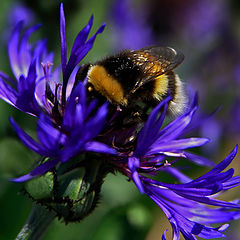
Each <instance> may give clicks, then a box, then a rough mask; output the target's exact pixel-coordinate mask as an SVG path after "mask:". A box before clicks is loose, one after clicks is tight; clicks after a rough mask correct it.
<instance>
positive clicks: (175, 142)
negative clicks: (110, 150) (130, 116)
mask: <svg viewBox="0 0 240 240" xmlns="http://www.w3.org/2000/svg"><path fill="white" fill-rule="evenodd" d="M169 100H170V98H166V99H165V100H164V101H163V102H162V103H160V104H159V105H158V106H157V107H156V108H155V109H154V110H153V111H152V113H151V114H150V115H149V118H148V120H147V121H146V123H145V125H144V127H143V128H142V129H141V131H140V133H139V135H138V141H137V146H136V149H135V151H134V152H132V153H130V154H129V156H128V157H126V158H122V159H120V160H119V161H118V162H117V165H118V167H119V168H121V171H122V172H124V174H125V175H127V176H128V177H129V178H130V179H131V180H132V181H133V182H134V183H135V184H136V186H137V188H138V189H139V191H140V192H141V193H144V194H146V195H148V196H149V197H150V198H151V199H152V200H153V201H154V202H155V203H157V205H158V206H159V207H160V208H161V209H162V210H163V212H164V213H165V214H166V216H167V217H168V219H169V221H170V223H171V225H172V228H173V239H179V237H180V232H181V233H182V235H183V236H184V237H185V239H196V238H195V237H194V235H196V236H199V237H202V238H208V239H209V238H217V237H223V236H224V235H223V234H222V231H224V230H226V228H227V227H228V225H227V224H224V225H222V226H220V227H216V228H214V227H211V226H210V224H213V223H221V222H227V221H230V220H233V219H238V218H239V217H240V211H230V210H232V209H234V208H236V209H240V205H238V204H237V202H224V201H220V200H216V199H214V195H215V194H217V193H220V192H222V191H225V190H227V189H230V188H233V187H236V186H238V185H239V184H240V177H239V176H236V177H233V173H234V170H233V169H229V170H227V171H225V172H223V170H224V169H225V168H226V167H227V166H228V165H229V164H230V163H231V161H232V160H233V158H234V157H235V155H236V153H237V147H235V149H234V150H233V151H232V152H231V153H230V154H229V155H228V156H227V157H226V158H225V159H224V160H223V161H222V162H220V163H219V164H218V165H216V166H215V167H214V168H213V169H212V170H211V171H209V172H208V173H206V174H204V175H203V176H201V177H199V178H197V179H195V180H191V179H190V178H188V177H187V176H185V175H184V174H182V173H180V172H179V171H177V169H174V168H172V164H171V162H168V161H167V160H166V159H167V157H168V156H172V157H177V158H189V160H194V159H195V156H194V157H193V159H191V157H192V156H193V155H191V154H190V155H189V154H188V153H187V152H186V149H188V148H193V147H198V146H201V145H203V144H205V143H206V142H207V141H208V140H207V139H204V138H185V139H179V136H180V135H181V134H183V133H184V130H185V129H186V128H187V126H188V125H189V124H190V122H191V119H192V116H193V113H194V112H195V111H196V108H197V106H196V105H195V103H194V104H193V106H192V107H191V109H190V110H189V112H187V113H185V114H183V115H182V116H179V117H178V118H177V119H175V120H174V121H172V122H171V123H169V124H168V125H166V126H165V127H164V128H163V129H161V130H160V128H161V126H162V124H163V120H164V117H165V114H166V110H167V103H168V101H169ZM159 111H162V113H161V114H160V116H159ZM205 161H206V159H204V162H205ZM174 162H175V161H172V163H174ZM205 163H206V164H208V163H209V162H205ZM115 164H116V163H115ZM173 165H174V164H173ZM159 171H166V172H168V173H170V174H172V175H173V176H174V177H176V178H177V179H178V180H180V181H181V182H183V183H182V184H168V183H164V182H159V181H156V180H154V179H152V178H153V177H154V176H155V175H156V174H157V173H159ZM205 205H211V206H216V207H218V208H215V209H212V208H208V207H207V206H205ZM163 239H165V233H164V235H163Z"/></svg>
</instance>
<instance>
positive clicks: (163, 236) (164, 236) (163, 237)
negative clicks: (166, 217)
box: [162, 229, 168, 240]
mask: <svg viewBox="0 0 240 240" xmlns="http://www.w3.org/2000/svg"><path fill="white" fill-rule="evenodd" d="M167 231H168V229H167V230H165V231H164V233H163V235H162V240H167V239H166V235H165V234H166V232H167Z"/></svg>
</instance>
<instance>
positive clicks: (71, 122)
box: [0, 5, 116, 182]
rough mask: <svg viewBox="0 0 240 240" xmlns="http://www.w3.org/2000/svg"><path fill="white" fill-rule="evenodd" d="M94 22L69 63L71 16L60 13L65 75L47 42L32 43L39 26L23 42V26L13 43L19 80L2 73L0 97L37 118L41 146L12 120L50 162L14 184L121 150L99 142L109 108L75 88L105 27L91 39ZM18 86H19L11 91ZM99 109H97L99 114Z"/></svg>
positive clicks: (77, 42)
mask: <svg viewBox="0 0 240 240" xmlns="http://www.w3.org/2000/svg"><path fill="white" fill-rule="evenodd" d="M92 23H93V17H91V18H90V20H89V23H88V24H87V26H86V27H85V28H83V30H82V31H81V32H80V33H79V34H78V36H77V37H76V39H75V42H74V44H73V47H72V51H71V54H70V58H69V60H68V62H67V58H66V56H67V45H66V36H65V17H64V11H63V5H61V8H60V34H61V56H62V64H61V67H62V68H61V69H62V75H63V81H60V74H59V73H60V68H59V67H57V68H56V69H55V70H54V71H51V68H52V62H53V54H51V53H50V54H48V53H47V49H46V41H45V40H43V41H39V42H37V43H36V46H33V45H31V44H29V43H28V39H29V37H30V36H31V34H32V33H33V32H34V31H35V30H37V29H38V28H39V25H37V26H34V27H32V28H30V29H29V30H27V32H26V33H25V34H24V35H23V38H22V40H21V41H19V35H20V31H21V29H22V27H23V23H22V22H20V23H18V24H17V26H16V28H15V29H14V31H13V35H12V37H11V40H10V42H9V58H10V63H11V67H12V70H13V74H14V76H15V78H14V79H12V78H10V77H8V76H7V75H5V74H4V73H0V97H1V98H2V99H3V100H5V101H6V102H8V103H10V104H11V105H13V106H15V107H16V108H18V109H20V110H22V111H24V112H26V113H29V114H31V115H34V116H37V117H38V121H37V133H38V139H39V142H37V141H35V140H34V139H33V138H32V137H30V136H29V135H28V134H26V133H25V132H24V131H23V130H22V129H21V128H20V127H19V126H18V125H17V124H16V123H15V121H14V120H13V119H10V121H11V123H12V125H13V127H14V129H15V130H16V132H17V134H18V136H19V138H20V139H21V140H22V142H23V143H24V144H25V145H26V146H27V147H28V148H30V149H32V150H33V151H35V152H36V153H38V154H40V155H41V156H44V157H48V158H50V160H48V161H45V162H44V163H42V164H40V165H39V166H38V167H36V168H35V169H34V170H33V171H31V172H30V173H29V174H27V175H25V176H23V177H20V178H17V179H14V181H20V182H21V181H26V180H29V179H31V178H33V177H35V176H39V175H42V174H44V173H46V172H47V171H49V170H50V169H52V168H53V167H55V166H56V165H57V164H58V163H59V162H62V163H64V162H66V161H68V160H69V159H70V158H72V157H73V156H75V155H76V154H77V153H79V152H81V151H94V152H101V153H109V154H114V153H115V152H116V151H115V150H114V149H112V148H111V147H108V146H107V145H105V144H103V143H100V142H97V141H93V140H92V139H93V138H94V137H96V136H97V135H98V134H99V133H100V131H101V129H102V127H103V125H104V123H105V119H106V116H107V104H103V105H102V106H100V107H99V106H97V101H96V100H93V101H91V102H90V103H87V96H86V92H85V87H84V85H83V83H81V82H80V83H78V84H75V85H76V86H75V87H74V90H73V86H74V80H75V76H76V73H77V70H78V68H79V67H78V66H77V64H78V63H79V62H80V61H81V60H82V59H83V58H84V56H85V55H86V54H87V53H88V52H89V50H90V49H91V48H92V46H93V43H94V40H95V38H96V36H97V35H98V34H99V33H101V32H102V31H103V29H104V27H105V25H102V26H101V27H100V28H99V29H98V31H97V32H96V33H95V34H94V35H93V36H92V37H91V38H90V39H88V40H87V37H88V35H89V32H90V30H91V27H92ZM11 84H12V85H13V87H12V86H11ZM96 107H98V108H97V110H96Z"/></svg>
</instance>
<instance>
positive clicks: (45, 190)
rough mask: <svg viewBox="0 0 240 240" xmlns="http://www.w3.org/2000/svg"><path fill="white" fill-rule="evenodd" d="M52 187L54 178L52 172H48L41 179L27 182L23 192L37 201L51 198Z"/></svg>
mask: <svg viewBox="0 0 240 240" xmlns="http://www.w3.org/2000/svg"><path fill="white" fill-rule="evenodd" d="M53 187H54V176H53V173H52V172H48V173H46V174H45V175H43V176H41V177H38V178H34V179H32V180H30V181H28V182H27V183H26V185H25V190H26V191H27V192H28V193H29V194H30V195H31V197H32V198H33V199H35V200H36V201H37V200H43V199H49V198H52V197H53Z"/></svg>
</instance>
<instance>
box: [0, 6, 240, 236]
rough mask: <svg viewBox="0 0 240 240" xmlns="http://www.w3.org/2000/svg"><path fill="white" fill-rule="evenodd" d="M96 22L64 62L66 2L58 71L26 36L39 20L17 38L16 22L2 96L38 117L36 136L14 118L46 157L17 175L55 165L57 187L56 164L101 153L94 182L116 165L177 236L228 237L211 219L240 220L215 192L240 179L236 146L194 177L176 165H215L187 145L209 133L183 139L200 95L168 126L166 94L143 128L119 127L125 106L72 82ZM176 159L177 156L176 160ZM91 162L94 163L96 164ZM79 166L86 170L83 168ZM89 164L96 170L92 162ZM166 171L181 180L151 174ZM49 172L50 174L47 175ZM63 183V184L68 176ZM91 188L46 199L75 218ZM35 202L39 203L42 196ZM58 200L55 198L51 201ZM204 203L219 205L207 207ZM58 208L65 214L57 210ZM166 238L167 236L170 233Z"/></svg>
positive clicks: (0, 78) (42, 45)
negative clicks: (97, 96)
mask: <svg viewBox="0 0 240 240" xmlns="http://www.w3.org/2000/svg"><path fill="white" fill-rule="evenodd" d="M92 22H93V18H92V17H91V18H90V20H89V23H88V24H87V25H86V27H85V28H83V30H82V31H81V32H80V33H79V34H78V36H77V37H76V39H75V42H74V44H73V47H72V51H71V54H70V57H69V60H68V61H67V47H66V45H67V44H66V35H65V17H64V11H63V5H62V4H61V7H60V34H61V68H59V67H57V68H55V70H54V71H52V62H53V54H49V53H48V52H47V49H46V42H45V41H39V42H37V43H36V46H35V47H34V46H33V45H31V44H29V43H28V39H29V37H30V36H31V34H32V33H33V32H34V31H35V30H36V29H37V28H38V27H39V26H35V27H33V28H30V29H29V30H28V31H27V32H26V33H25V34H24V36H23V38H22V40H21V41H20V42H19V35H20V31H21V29H22V26H23V25H22V23H19V24H18V25H17V26H16V28H15V30H14V32H13V35H12V38H11V40H10V42H9V57H10V63H11V67H12V70H13V74H14V79H12V78H10V77H8V76H7V75H5V74H4V73H0V97H1V98H2V99H3V100H5V101H7V102H8V103H10V104H11V105H13V106H15V107H16V108H18V109H20V110H22V111H24V112H26V113H29V114H31V115H34V116H36V117H37V137H38V140H39V141H36V140H34V139H33V138H32V137H30V136H29V135H28V134H26V133H25V132H24V131H23V130H22V129H21V128H20V127H19V126H18V125H17V124H16V123H15V121H14V120H13V119H11V120H10V121H11V123H12V125H13V127H14V129H15V130H16V132H17V134H18V136H19V138H20V139H21V141H22V142H23V143H24V144H25V145H26V146H27V147H28V148H30V149H31V150H33V151H35V152H36V153H38V154H39V155H41V156H43V157H44V160H43V162H39V163H38V166H37V167H36V168H35V169H34V170H32V171H31V172H30V173H28V174H27V175H25V176H22V177H20V178H16V179H14V181H16V182H23V181H27V180H30V179H32V178H34V177H36V176H41V175H44V174H45V173H47V172H48V171H50V170H52V169H53V168H54V167H56V169H55V170H56V171H55V174H56V175H55V176H54V177H53V187H54V185H55V186H56V184H57V185H59V182H58V180H59V181H60V179H58V176H57V174H58V172H57V170H59V169H57V166H59V165H60V164H64V163H66V162H67V161H69V160H70V159H72V158H73V157H75V156H76V155H78V154H79V153H88V152H95V153H103V154H105V155H104V156H101V155H100V154H98V155H96V156H94V157H96V159H95V160H96V161H98V162H99V161H101V160H104V161H102V162H101V164H103V165H105V164H106V169H105V166H104V168H103V169H101V170H102V172H100V175H97V177H96V179H92V180H93V185H94V186H98V187H99V186H101V183H102V180H103V178H104V176H105V175H106V171H108V172H112V171H113V170H119V171H120V172H122V173H123V174H125V175H126V176H127V177H128V178H129V179H130V180H132V181H133V182H134V183H135V184H136V186H137V188H138V189H139V191H140V192H141V193H143V194H146V195H148V196H149V197H150V198H151V199H152V200H153V201H154V202H156V203H157V204H158V206H159V207H160V208H161V209H162V210H163V211H164V213H165V214H166V216H167V217H168V219H169V221H170V223H171V225H172V228H173V239H175V240H177V239H179V235H180V232H181V233H182V234H183V236H184V237H185V238H186V239H196V238H195V236H199V237H202V238H216V237H222V236H224V235H223V234H222V231H224V230H225V229H226V228H227V227H228V225H227V224H224V225H222V226H220V227H217V228H213V227H211V226H210V225H211V224H214V223H220V222H227V221H229V220H232V219H238V218H239V217H240V213H239V211H232V210H233V209H240V206H239V205H238V204H237V202H224V201H220V200H217V199H214V195H215V194H218V193H221V192H222V191H225V190H227V189H231V188H233V187H236V186H238V185H239V184H240V177H239V176H237V177H233V173H234V171H233V169H229V170H227V171H225V172H223V170H224V169H225V168H226V167H227V166H228V165H229V164H230V163H231V161H232V160H233V158H234V157H235V155H236V152H237V147H236V148H235V149H234V150H233V152H232V153H230V154H229V156H227V157H226V158H225V159H224V160H223V161H222V162H220V163H219V164H218V165H216V166H215V167H214V168H213V169H212V170H211V171H209V172H208V173H206V174H204V175H203V176H201V177H199V178H197V179H195V180H192V179H190V178H189V177H187V176H185V175H184V174H183V173H181V172H180V171H178V170H177V168H174V167H172V166H174V163H175V162H176V161H179V160H180V159H182V158H185V159H189V160H190V161H193V162H195V163H197V164H200V165H208V166H212V163H211V162H210V161H208V160H207V159H205V158H203V157H201V156H197V155H195V154H193V153H189V152H188V149H190V148H195V147H200V146H202V145H204V144H206V143H207V142H208V141H209V140H208V139H206V138H194V137H192V138H181V136H182V135H183V134H184V133H185V131H186V128H187V127H188V126H189V124H190V123H191V120H192V117H193V114H194V113H195V111H196V110H197V108H198V106H197V101H196V98H195V99H194V101H193V104H192V106H191V107H190V108H189V110H188V111H187V112H186V113H184V114H183V115H181V116H179V117H177V118H176V119H175V120H172V121H171V122H170V123H169V124H167V125H166V126H164V127H162V126H163V124H164V120H165V116H166V113H167V109H168V103H169V101H170V99H171V98H170V97H167V98H166V99H164V100H163V101H162V102H161V103H160V104H159V105H158V106H156V107H155V108H154V109H153V111H152V112H151V114H150V115H149V116H148V119H147V121H146V122H145V124H144V126H143V127H142V128H141V129H140V130H139V128H140V126H141V124H142V122H141V123H140V124H136V126H132V125H130V127H129V129H128V128H127V127H126V126H128V125H126V126H124V127H125V129H122V128H121V126H122V125H121V124H120V127H119V126H117V124H119V122H120V121H121V119H120V120H119V119H118V118H119V117H120V118H121V116H122V115H121V111H122V109H118V108H117V109H115V108H113V109H115V110H114V111H115V112H113V113H111V114H112V115H111V114H110V115H109V111H108V105H107V103H105V104H102V105H100V104H99V103H98V101H97V100H96V99H94V100H92V101H90V99H89V98H88V96H87V92H86V87H85V81H83V82H79V83H75V77H76V73H77V71H78V69H79V67H78V66H77V64H78V63H79V62H80V61H81V60H82V59H83V58H84V57H85V55H86V54H87V53H88V52H89V50H90V49H91V48H92V46H93V43H94V40H95V38H96V36H97V35H98V34H99V33H101V32H102V31H103V29H104V25H102V26H101V27H100V28H99V29H98V31H97V32H96V33H95V34H94V35H93V36H92V37H91V38H89V39H88V40H87V38H88V35H89V32H90V29H91V26H92ZM60 70H61V71H62V81H61V80H60ZM113 109H111V110H113ZM123 111H124V110H123ZM115 127H116V129H115ZM122 138H123V139H122ZM116 142H117V143H120V144H119V146H118V147H117V146H116V145H115V143H116ZM89 156H90V157H91V156H92V155H87V154H86V156H85V157H86V159H84V161H85V162H88V164H89V161H90V160H91V159H90V160H89V159H88V157H89ZM173 158H174V160H172V159H173ZM89 165H90V166H91V164H89ZM61 166H62V165H61ZM72 167H73V166H72ZM74 167H76V168H81V167H82V166H80V165H77V166H74ZM91 167H92V169H93V170H94V172H95V169H94V167H95V166H91ZM71 170H73V169H71ZM96 171H97V170H96ZM161 171H166V172H167V173H169V174H171V175H173V176H174V177H176V178H177V179H178V180H179V181H180V182H181V184H168V183H164V182H159V181H156V180H155V179H154V177H155V176H156V175H157V174H158V173H159V172H161ZM64 173H65V172H64ZM84 174H86V175H87V174H88V172H87V171H86V173H84ZM94 174H95V173H94ZM95 175H96V174H95ZM47 177H48V176H46V178H47ZM51 177H52V175H50V178H51ZM61 177H63V176H61ZM87 177H88V176H87ZM83 180H85V175H84V176H82V177H79V181H80V182H79V183H80V184H76V185H77V187H78V186H81V184H82V182H83V188H85V190H86V186H85V182H84V181H83ZM67 181H68V180H67ZM74 181H75V180H74ZM98 181H99V182H100V183H98ZM63 183H64V184H65V182H64V181H63ZM64 184H63V185H64ZM89 184H90V183H89ZM94 186H91V185H90V186H89V191H86V192H84V191H85V190H84V189H83V190H82V189H81V188H80V189H79V188H77V192H78V193H80V194H79V195H81V191H83V193H84V196H83V197H81V196H80V198H74V199H70V198H69V196H68V195H67V197H66V196H65V195H63V196H62V195H60V198H57V197H59V196H56V192H55V191H56V189H53V191H50V192H48V194H47V198H46V199H44V203H46V205H47V206H48V207H52V208H53V209H54V210H56V208H58V205H57V204H61V203H63V204H64V207H65V208H64V211H62V212H61V211H60V212H61V214H62V215H63V216H65V215H67V216H65V217H66V221H70V220H69V218H68V217H69V216H68V214H66V212H67V213H68V211H65V210H69V212H70V215H74V214H73V212H72V210H73V209H72V206H73V203H74V204H80V205H81V201H84V199H85V200H86V201H88V199H90V198H91V195H90V193H92V194H94V195H95V192H96V196H97V195H98V193H99V191H100V189H98V188H97V189H94ZM64 187H65V185H64ZM64 189H65V188H64ZM91 190H94V191H91ZM85 194H86V196H85ZM70 195H71V194H70ZM78 197H79V196H78ZM35 200H39V201H40V202H41V200H42V199H41V198H40V199H35ZM47 200H48V201H49V202H48V201H47ZM55 200H58V201H56V202H54V201H55ZM59 201H60V202H59ZM61 201H62V202H61ZM41 203H43V202H41ZM68 204H70V205H68ZM94 204H95V205H96V202H95V201H94V202H91V201H90V202H89V203H88V204H87V205H86V208H88V207H89V209H90V210H89V209H88V210H86V212H85V209H84V208H83V210H84V211H83V212H81V211H80V210H79V209H81V208H77V210H79V211H80V213H79V215H80V217H78V218H77V219H81V218H83V217H84V216H85V215H87V214H88V213H89V211H91V210H92V209H93V208H94V206H93V205H94ZM56 205H57V206H56ZM206 205H211V206H215V207H216V208H215V209H213V208H208V207H207V206H206ZM54 207H56V208H54ZM61 207H63V205H61ZM81 207H82V206H81ZM67 208H69V209H67ZM56 212H57V213H58V214H60V213H59V212H58V211H56ZM64 214H65V215H64ZM62 215H60V216H62ZM73 219H74V218H73ZM162 238H163V239H165V235H163V237H162Z"/></svg>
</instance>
